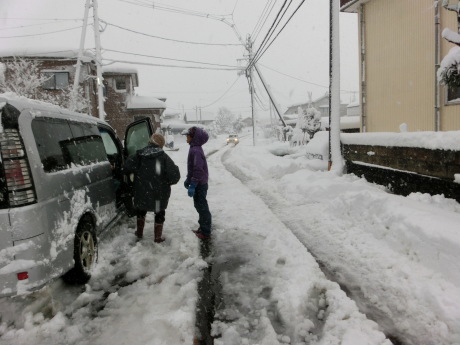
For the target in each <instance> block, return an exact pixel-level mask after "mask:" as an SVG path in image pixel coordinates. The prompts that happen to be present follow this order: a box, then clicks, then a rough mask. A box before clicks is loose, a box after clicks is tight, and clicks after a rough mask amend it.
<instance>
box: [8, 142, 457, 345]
mask: <svg viewBox="0 0 460 345" xmlns="http://www.w3.org/2000/svg"><path fill="white" fill-rule="evenodd" d="M240 138H241V143H240V144H238V145H236V146H234V145H225V138H224V137H223V136H219V137H217V138H213V139H210V141H209V142H208V143H207V144H206V145H204V146H203V149H204V150H205V152H206V153H207V155H208V164H209V168H210V182H209V191H208V201H209V205H210V209H211V213H212V215H213V228H214V230H213V239H212V243H211V247H210V248H211V252H210V253H209V256H204V257H202V256H201V255H200V242H199V240H198V239H197V238H196V237H195V235H194V234H193V233H192V232H191V231H190V230H192V229H195V228H196V227H197V219H198V217H197V214H196V211H195V209H194V207H193V202H192V200H191V199H190V198H189V197H188V196H187V192H186V190H185V189H184V187H183V180H184V177H185V169H186V157H187V152H188V147H187V144H186V143H185V139H184V138H183V137H179V136H178V137H177V138H176V145H177V146H178V147H180V149H179V151H168V154H169V155H170V157H171V158H172V159H173V160H174V161H175V163H176V164H177V165H179V167H180V169H181V175H182V178H181V181H179V183H178V184H177V185H176V186H173V190H172V196H171V199H170V203H169V206H168V209H167V211H166V223H165V229H164V236H165V237H166V239H167V241H166V242H164V243H162V244H156V243H154V241H153V222H154V220H153V214H150V213H149V214H148V216H147V225H146V230H145V235H144V236H145V237H144V239H143V240H142V241H140V242H136V239H135V236H134V228H135V220H134V219H125V220H124V221H123V222H122V223H121V224H119V225H118V226H116V227H115V228H114V229H112V231H111V232H110V233H109V234H106V236H105V237H104V238H102V239H101V241H100V243H99V258H98V263H97V265H96V267H95V269H94V272H93V275H92V278H91V280H90V281H89V283H88V284H87V285H86V286H85V287H82V288H78V287H69V286H65V285H64V283H63V282H62V281H61V280H58V281H56V282H54V283H53V284H51V286H50V287H48V288H44V289H42V290H41V291H39V292H37V293H36V294H35V295H36V296H35V297H34V298H30V299H26V300H23V301H21V303H19V302H15V303H11V301H10V300H2V301H1V302H0V303H1V304H0V307H1V316H2V323H1V325H0V344H2V345H3V344H5V345H6V344H8V345H19V344H47V345H58V344H59V345H61V344H68V345H73V344H78V345H86V344H88V345H89V344H92V345H93V344H99V345H109V344H110V345H112V344H113V345H119V344H120V345H121V344H152V345H153V344H155V345H160V344H170V345H177V344H193V343H194V338H199V337H200V332H199V329H198V328H197V327H196V325H197V324H198V323H199V322H197V320H196V315H201V314H199V313H198V314H197V311H196V306H197V304H198V305H200V304H199V301H198V300H199V289H198V286H199V284H200V283H201V282H202V277H203V274H204V273H206V272H207V273H209V274H211V275H212V279H217V281H216V282H214V283H215V284H216V285H217V288H216V287H214V289H213V290H209V291H204V294H206V293H208V294H213V293H217V295H216V296H212V297H213V298H215V315H214V321H213V323H212V327H211V328H212V331H211V334H212V336H213V337H215V339H214V344H216V345H238V344H241V345H246V344H247V345H249V344H251V345H256V344H260V345H262V344H267V345H276V344H292V345H300V344H311V345H313V344H317V345H319V344H324V345H325V344H331V345H332V344H334V345H335V344H336V345H339V344H341V345H374V344H375V345H389V344H392V343H394V344H405V345H435V344H436V345H438V344H443V345H458V344H460V270H459V262H460V260H459V256H460V236H459V235H458V224H459V223H460V205H459V204H458V203H457V202H455V201H454V200H450V199H446V198H444V197H443V196H429V195H425V194H412V195H410V196H409V197H401V196H396V195H391V194H389V193H387V192H386V191H385V189H384V188H383V187H381V186H377V185H373V184H369V183H367V182H366V181H365V180H363V179H360V178H357V177H356V176H350V175H343V176H337V175H335V174H334V173H331V172H327V171H325V170H326V169H325V164H326V163H325V162H320V161H312V160H308V159H306V157H305V154H304V149H305V148H304V147H300V148H291V147H289V145H288V143H280V142H266V141H262V140H260V141H259V142H258V143H257V145H256V146H255V147H254V146H253V145H252V136H251V135H250V134H249V133H247V135H244V134H243V135H240ZM201 249H202V248H201ZM201 293H202V294H203V292H201ZM48 296H52V298H51V299H50V300H47V297H48ZM32 300H33V301H37V300H41V301H47V302H46V303H44V305H42V306H40V307H39V308H38V309H39V310H40V312H35V313H26V319H25V322H24V324H23V325H20V326H14V325H10V324H8V323H7V322H5V321H4V319H5V318H7V319H12V318H13V317H12V314H13V311H11V309H9V308H14V307H18V306H20V308H24V307H25V306H26V307H29V308H31V303H32V302H31V301H32ZM35 309H37V307H35ZM15 313H16V314H15V315H19V314H23V313H24V311H20V310H16V311H15Z"/></svg>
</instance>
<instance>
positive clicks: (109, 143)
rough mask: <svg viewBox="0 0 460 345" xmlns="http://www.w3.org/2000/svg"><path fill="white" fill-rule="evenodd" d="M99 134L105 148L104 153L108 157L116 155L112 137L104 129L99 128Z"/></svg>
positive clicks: (116, 149)
mask: <svg viewBox="0 0 460 345" xmlns="http://www.w3.org/2000/svg"><path fill="white" fill-rule="evenodd" d="M99 132H100V133H101V137H102V141H103V143H104V146H105V151H106V152H107V154H108V155H117V154H118V153H119V152H118V146H117V144H116V143H115V140H114V138H113V137H112V135H111V134H110V133H109V132H108V131H107V130H106V129H105V128H99Z"/></svg>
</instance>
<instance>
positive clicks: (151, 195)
mask: <svg viewBox="0 0 460 345" xmlns="http://www.w3.org/2000/svg"><path fill="white" fill-rule="evenodd" d="M123 173H124V174H127V175H128V174H132V173H134V207H135V208H136V209H138V210H143V211H153V212H158V211H161V210H165V209H166V207H168V201H169V197H170V196H171V185H173V184H176V183H177V182H178V181H179V179H180V172H179V167H178V166H177V165H175V164H174V162H173V160H172V159H171V158H170V157H169V156H168V155H167V154H166V153H165V152H164V151H163V150H162V149H161V148H159V147H158V146H156V145H154V144H149V145H148V146H146V147H144V148H143V149H142V150H138V151H137V152H136V154H135V155H132V156H130V157H129V158H128V160H127V161H126V164H125V166H124V167H123Z"/></svg>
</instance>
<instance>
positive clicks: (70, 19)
mask: <svg viewBox="0 0 460 345" xmlns="http://www.w3.org/2000/svg"><path fill="white" fill-rule="evenodd" d="M0 19H2V20H55V21H80V22H81V21H83V19H81V18H75V19H72V18H67V19H63V18H17V17H16V18H13V17H4V18H0Z"/></svg>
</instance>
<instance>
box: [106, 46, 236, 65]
mask: <svg viewBox="0 0 460 345" xmlns="http://www.w3.org/2000/svg"><path fill="white" fill-rule="evenodd" d="M104 50H105V51H108V52H114V53H120V54H127V55H135V56H143V57H149V58H155V59H162V60H171V61H179V62H191V63H198V64H203V65H211V66H220V67H231V68H238V67H237V66H230V65H221V64H215V63H210V62H201V61H192V60H181V59H173V58H166V57H161V56H153V55H145V54H136V53H129V52H124V51H120V50H113V49H106V48H104Z"/></svg>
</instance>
